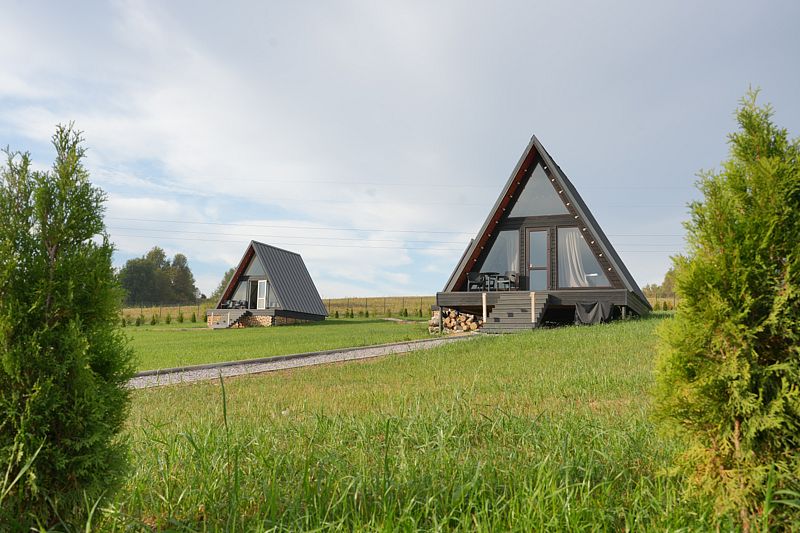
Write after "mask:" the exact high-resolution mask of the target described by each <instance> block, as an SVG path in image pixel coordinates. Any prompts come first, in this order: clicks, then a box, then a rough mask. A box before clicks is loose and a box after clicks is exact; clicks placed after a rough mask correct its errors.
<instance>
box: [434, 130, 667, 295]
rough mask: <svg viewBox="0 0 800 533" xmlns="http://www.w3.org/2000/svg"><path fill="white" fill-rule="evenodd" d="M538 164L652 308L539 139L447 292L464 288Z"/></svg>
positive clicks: (626, 283)
mask: <svg viewBox="0 0 800 533" xmlns="http://www.w3.org/2000/svg"><path fill="white" fill-rule="evenodd" d="M537 161H539V162H541V164H542V166H543V168H544V171H545V173H546V175H547V177H548V178H550V181H551V182H552V183H553V185H555V186H556V189H558V191H559V194H561V195H563V196H564V203H565V207H566V208H567V210H568V211H569V213H570V214H573V216H576V217H577V220H576V223H577V224H578V225H581V226H584V227H586V229H587V232H588V234H589V236H591V240H593V241H595V242H596V245H597V246H598V247H599V249H600V250H601V252H602V253H603V257H602V259H601V261H602V262H603V263H604V264H608V265H609V266H610V267H611V268H612V269H613V272H614V273H616V274H617V277H618V278H619V280H620V281H621V283H622V284H623V285H624V286H625V288H626V289H628V290H629V291H630V292H632V293H633V294H635V295H636V296H637V297H638V298H639V299H640V300H641V301H642V303H644V304H645V305H646V306H647V307H648V308H651V306H650V303H649V302H648V301H647V298H646V297H645V296H644V294H643V293H642V290H641V289H640V288H639V285H638V284H637V283H636V281H635V280H634V279H633V276H631V273H630V272H629V271H628V269H627V267H625V264H624V263H623V262H622V259H620V257H619V255H618V254H617V252H616V250H614V247H613V246H611V242H610V241H609V240H608V237H606V235H605V233H603V230H602V229H601V228H600V225H599V224H598V223H597V220H595V218H594V216H593V215H592V213H591V211H589V208H588V207H587V206H586V203H585V202H584V201H583V198H581V196H580V194H578V191H577V190H576V189H575V186H574V185H573V184H572V182H571V181H570V180H569V178H567V175H566V174H564V172H563V171H562V170H561V167H559V166H558V164H557V163H556V162H555V161H554V160H553V158H552V157H550V154H549V153H547V150H545V148H544V146H542V144H541V143H540V142H539V139H537V138H536V136H535V135H534V136H533V137H531V141H530V143H528V146H527V148H526V149H525V152H524V153H523V154H522V157H520V159H519V162H518V163H517V165H516V166H515V167H514V171H513V172H512V173H511V176H510V177H509V178H508V181H507V182H506V184H505V186H503V190H502V192H501V193H500V196H499V197H498V198H497V201H496V202H495V203H494V206H493V207H492V209H491V211H490V212H489V216H488V217H487V218H486V221H485V222H484V223H483V226H481V229H480V231H479V232H478V236H477V237H476V238H475V239H473V240H471V241H470V243H469V245H467V249H466V250H465V252H464V254H463V256H462V257H461V260H460V261H459V263H458V265H457V266H456V268H455V270H454V271H453V273H452V274H451V275H450V279H448V280H447V284H446V285H445V288H444V292H452V291H455V290H458V289H459V288H460V287H463V286H464V284H465V279H466V275H467V272H469V271H470V267H471V266H472V264H473V263H475V262H476V261H477V259H478V257H479V256H480V253H481V250H482V249H483V247H485V246H486V245H487V243H488V242H489V239H490V236H491V235H492V233H493V232H494V230H495V228H496V226H497V225H498V223H500V222H501V220H502V219H503V218H504V213H505V211H506V209H507V208H509V207H512V208H513V201H514V197H515V195H516V193H517V191H518V189H521V188H522V187H524V186H525V181H526V180H525V177H526V175H527V173H528V171H529V170H531V169H532V168H533V165H535V164H536V163H537ZM567 202H569V203H567Z"/></svg>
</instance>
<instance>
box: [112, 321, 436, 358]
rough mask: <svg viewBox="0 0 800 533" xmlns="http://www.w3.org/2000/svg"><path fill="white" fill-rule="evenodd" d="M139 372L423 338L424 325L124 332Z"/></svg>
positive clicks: (191, 327) (332, 324)
mask: <svg viewBox="0 0 800 533" xmlns="http://www.w3.org/2000/svg"><path fill="white" fill-rule="evenodd" d="M125 333H126V334H127V335H128V336H129V337H130V339H131V346H132V347H133V349H134V351H135V353H136V358H137V366H138V368H139V370H150V369H157V368H170V367H176V366H185V365H197V364H202V363H213V362H219V361H239V360H242V359H253V358H257V357H269V356H273V355H285V354H291V353H299V352H311V351H318V350H330V349H334V348H347V347H350V346H367V345H370V344H384V343H389V342H400V341H405V340H413V339H422V338H428V337H430V335H429V334H428V326H427V323H425V322H411V323H397V322H389V321H386V320H379V319H378V320H371V319H349V320H345V319H342V320H336V319H328V320H325V321H323V322H313V323H309V324H303V325H295V326H280V327H273V328H243V329H218V330H211V329H208V328H206V327H205V325H204V324H191V323H190V324H185V323H184V324H176V323H174V322H173V323H172V324H170V325H165V324H160V325H157V326H141V327H127V328H125Z"/></svg>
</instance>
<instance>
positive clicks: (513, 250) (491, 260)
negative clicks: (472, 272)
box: [480, 230, 519, 274]
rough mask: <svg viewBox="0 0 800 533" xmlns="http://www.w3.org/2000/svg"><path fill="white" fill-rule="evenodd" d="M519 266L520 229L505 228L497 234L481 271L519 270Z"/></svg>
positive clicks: (503, 271)
mask: <svg viewBox="0 0 800 533" xmlns="http://www.w3.org/2000/svg"><path fill="white" fill-rule="evenodd" d="M518 268H519V231H517V230H504V231H501V232H499V233H498V234H497V238H496V239H495V240H494V243H492V247H491V248H490V249H489V253H488V254H486V259H484V260H483V265H481V270H480V271H481V272H497V273H498V274H505V273H506V272H517V270H518Z"/></svg>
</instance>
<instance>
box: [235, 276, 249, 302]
mask: <svg viewBox="0 0 800 533" xmlns="http://www.w3.org/2000/svg"><path fill="white" fill-rule="evenodd" d="M231 300H247V283H246V282H244V281H240V282H239V285H238V286H237V287H236V291H235V292H234V293H233V296H231Z"/></svg>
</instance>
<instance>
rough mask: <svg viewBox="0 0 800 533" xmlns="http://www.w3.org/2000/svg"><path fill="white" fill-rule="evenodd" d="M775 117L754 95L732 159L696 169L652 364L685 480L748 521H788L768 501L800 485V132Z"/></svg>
mask: <svg viewBox="0 0 800 533" xmlns="http://www.w3.org/2000/svg"><path fill="white" fill-rule="evenodd" d="M771 116H772V109H771V108H770V107H769V106H767V107H760V106H758V105H757V104H756V93H753V92H751V93H750V94H748V96H747V97H746V98H745V99H743V101H742V105H741V107H740V108H739V110H738V112H737V119H738V122H739V126H740V129H739V131H737V132H736V133H734V134H732V135H731V136H730V157H729V159H728V160H727V161H726V162H725V163H724V164H723V167H722V170H721V171H720V172H719V173H705V174H702V175H701V176H700V181H699V188H700V190H701V191H702V193H703V200H702V201H698V202H694V203H693V204H692V205H691V220H690V221H689V222H687V223H686V228H687V230H688V243H689V246H688V253H687V255H686V257H681V258H677V259H676V261H675V278H674V279H675V285H676V288H677V291H678V295H679V297H680V298H681V304H680V305H679V306H678V308H677V311H676V313H675V319H674V320H671V321H669V322H667V323H665V324H664V327H663V329H662V330H661V337H662V341H661V348H660V354H659V360H658V365H657V389H656V390H657V392H656V400H657V402H656V412H657V416H658V418H659V419H660V420H661V421H662V423H663V424H664V426H665V427H666V428H668V429H669V430H671V431H673V432H674V433H676V434H677V435H679V436H680V437H682V438H684V439H685V440H686V442H687V443H688V451H687V452H686V453H685V454H684V455H683V457H682V460H681V464H682V466H684V467H685V469H686V471H687V473H688V478H689V479H690V480H691V481H692V482H693V486H694V487H695V489H697V490H699V491H700V492H701V493H704V494H708V495H713V496H714V497H715V498H716V502H717V508H718V510H719V511H720V512H728V511H735V512H736V513H737V514H738V517H739V519H740V521H741V526H742V528H743V529H744V530H745V531H748V530H749V529H750V527H751V525H753V523H754V520H755V518H756V517H757V516H759V515H761V518H760V520H763V521H764V522H763V523H764V524H767V527H768V528H769V527H770V526H771V527H774V528H775V529H776V530H778V529H784V528H786V529H792V527H791V523H790V522H788V520H790V518H787V517H786V516H785V515H784V516H782V513H781V511H784V512H788V511H791V510H792V507H791V506H788V505H787V506H781V507H779V508H776V509H773V510H772V513H771V514H770V515H769V516H764V514H763V513H765V510H764V509H762V508H761V505H762V504H763V502H764V501H765V499H766V495H767V494H768V493H772V494H776V493H777V494H780V492H779V491H781V490H791V491H795V493H796V491H798V487H800V432H799V431H798V428H800V351H798V346H800V247H799V246H798V236H800V142H798V141H797V140H795V141H790V140H789V138H788V134H787V132H786V130H785V129H780V128H777V127H776V126H775V125H774V124H773V122H772V120H771ZM787 494H788V493H787ZM791 498H793V497H792V496H790V499H791ZM776 499H780V498H776ZM784 499H785V497H784ZM794 501H795V502H796V500H794ZM790 503H791V502H790ZM794 512H795V513H797V510H795V511H794ZM797 518H798V516H797V514H795V516H794V517H793V519H794V520H796V519H797ZM783 520H787V522H783ZM768 522H769V523H768ZM796 523H797V522H794V524H796Z"/></svg>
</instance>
